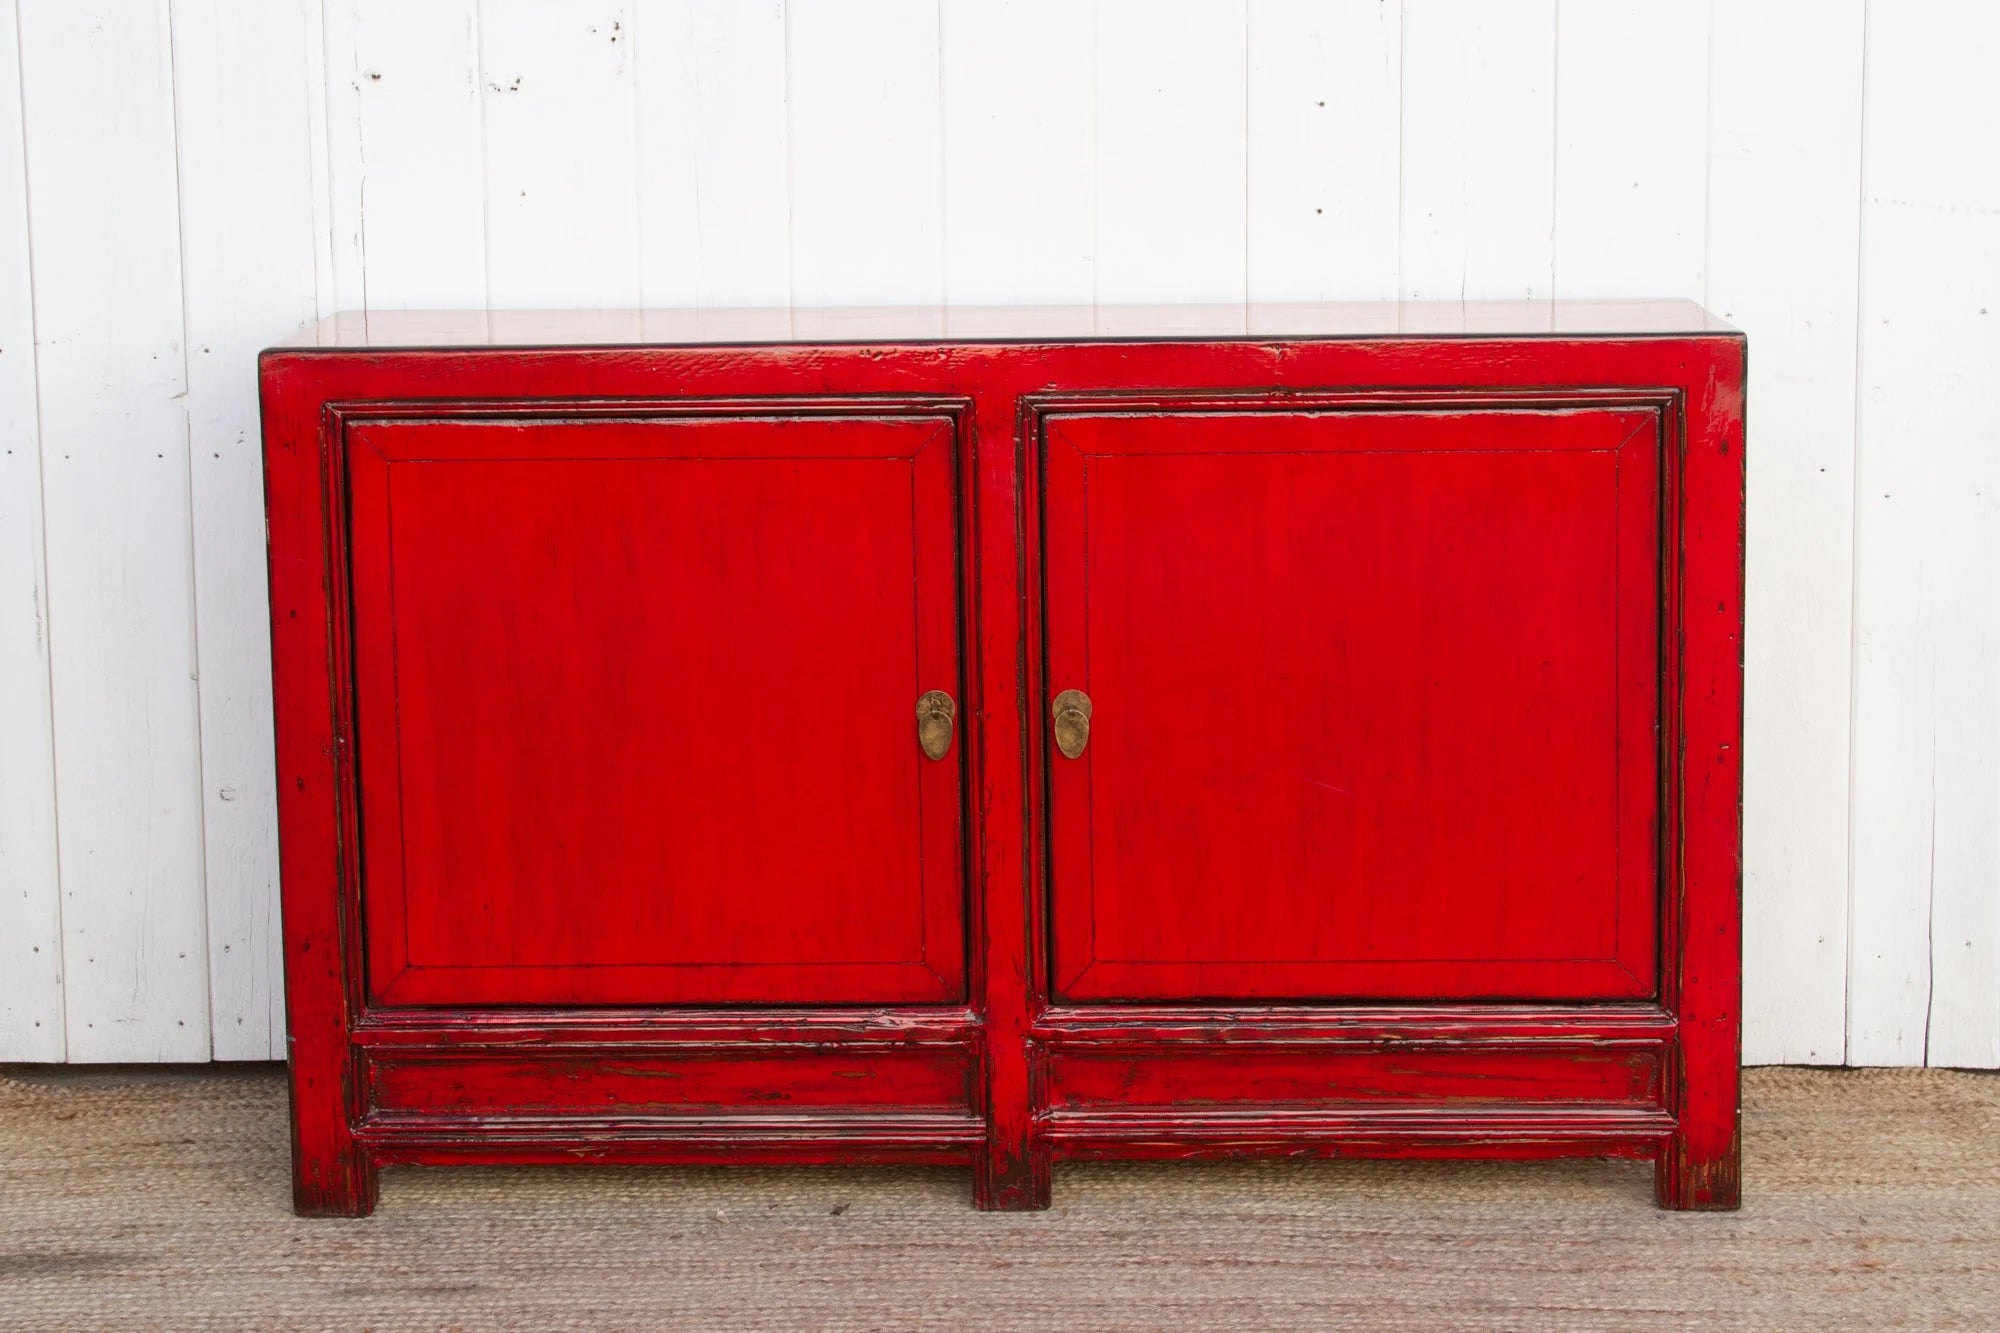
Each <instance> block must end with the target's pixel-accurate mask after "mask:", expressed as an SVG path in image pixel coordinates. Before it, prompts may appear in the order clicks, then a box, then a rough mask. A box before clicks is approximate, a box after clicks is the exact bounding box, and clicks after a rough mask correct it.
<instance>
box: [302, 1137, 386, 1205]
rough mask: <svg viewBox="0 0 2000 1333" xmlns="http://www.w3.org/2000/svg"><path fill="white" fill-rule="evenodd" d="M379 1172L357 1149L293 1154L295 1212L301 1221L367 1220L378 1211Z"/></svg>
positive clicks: (366, 1156)
mask: <svg viewBox="0 0 2000 1333" xmlns="http://www.w3.org/2000/svg"><path fill="white" fill-rule="evenodd" d="M377 1174H378V1169H377V1167H376V1166H375V1163H374V1162H372V1161H370V1160H369V1157H368V1154H366V1153H364V1152H361V1151H360V1150H358V1149H355V1148H352V1147H350V1148H347V1149H346V1150H344V1151H339V1152H333V1153H329V1154H326V1155H324V1156H315V1155H311V1154H308V1153H306V1152H305V1151H304V1150H303V1149H296V1150H294V1151H293V1153H292V1211H293V1212H295V1213H297V1214H298V1215H299V1216H300V1217H366V1216H368V1214H370V1213H372V1212H374V1211H375V1179H376V1176H377Z"/></svg>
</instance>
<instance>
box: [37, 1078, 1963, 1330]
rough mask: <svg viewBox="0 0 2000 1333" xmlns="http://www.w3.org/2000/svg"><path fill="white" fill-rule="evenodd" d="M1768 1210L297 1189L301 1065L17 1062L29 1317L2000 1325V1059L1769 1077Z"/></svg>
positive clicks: (1126, 1189) (488, 1322)
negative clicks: (214, 1067) (1991, 1068)
mask: <svg viewBox="0 0 2000 1333" xmlns="http://www.w3.org/2000/svg"><path fill="white" fill-rule="evenodd" d="M1746 1098H1747V1100H1746V1112H1745V1154H1746V1159H1747V1160H1746V1166H1745V1185H1744V1194H1745V1199H1746V1203H1745V1206H1744V1209H1743V1211H1742V1212H1740V1213H1737V1214H1733V1215H1732V1214H1668V1213H1660V1212H1656V1211H1655V1210H1654V1208H1653V1205H1652V1197H1651V1177H1650V1173H1649V1168H1648V1167H1646V1166H1644V1165H1642V1164H1634V1163H1614V1162H1568V1163H1553V1164H1525V1165H1482V1164H1448V1163H1447V1164H1436V1163H1363V1162H1332V1163H1289V1162H1287V1163H1251V1164H1235V1163H1222V1164H1209V1165H1193V1164H1180V1165H1171V1166H1123V1165H1112V1166H1090V1167H1081V1166H1079V1167H1074V1168H1058V1173H1057V1177H1056V1191H1055V1198H1056V1206H1055V1208H1054V1210H1053V1211H1050V1212H1048V1213H1042V1214H982V1213H977V1212H974V1211H973V1209H972V1207H971V1204H970V1201H969V1199H970V1195H969V1188H970V1187H969V1182H968V1181H967V1179H966V1177H965V1175H964V1173H963V1172H957V1171H946V1170H880V1169H859V1170H832V1169H829V1170H818V1171H799V1170H774V1169H754V1168H741V1169H734V1170H643V1169H606V1168H567V1169H563V1168H549V1169H539V1170H487V1169H480V1170H471V1169H467V1170H457V1171H418V1170H405V1171H391V1172H387V1173H385V1174H384V1177H383V1184H382V1199H381V1207H380V1210H379V1211H378V1212H377V1213H376V1215H375V1216H374V1217H372V1218H369V1219H365V1220H360V1221H301V1220H299V1219H296V1218H294V1217H293V1216H292V1215H291V1213H290V1210H289V1185H288V1181H287V1176H286V1131H285V1113H284V1108H285V1094H284V1085H283V1081H282V1077H281V1075H280V1073H279V1072H278V1071H277V1070H275V1069H272V1068H264V1067H258V1068H252V1069H237V1070H234V1071H228V1072H200V1073H185V1072H173V1073H161V1072H154V1071H144V1070H111V1071H102V1072H81V1073H79V1072H37V1071H27V1070H19V1069H16V1070H12V1071H4V1072H0V1327H4V1328H7V1329H63V1328H82V1329H99V1328H103V1329H123V1328H163V1329H209V1328H217V1329H220V1328H229V1329H289V1328H349V1329H364V1328H365V1329H402V1328H419V1329H457V1328H462V1329H484V1328H524V1329H569V1328H588V1329H599V1328H602V1329H625V1328H630V1329H675V1328H692V1329H707V1328H759V1329H764V1328H768V1329H877V1328H884V1329H896V1328H917V1329H929V1328H961V1327H966V1328H1055V1329H1062V1330H1070V1331H1074V1330H1082V1329H1098V1328H1107V1329H1196V1328H1214V1329H1259V1330H1261V1329H1280V1328H1359V1329H1385V1330H1387V1329H1420V1328H1467V1329H1693V1328H1699V1329H1804V1330H1812V1331H1813V1333H1821V1331H1823V1330H1830V1329H1848V1328H1853V1329H1880V1328H1963V1329H2000V1077H1996V1076H1991V1075H1982V1074H1965V1073H1950V1072H1919V1071H1897V1072H1846V1071H1807V1070H1796V1069H1779V1070H1757V1071H1752V1072H1751V1073H1750V1074H1749V1075H1748V1076H1747V1079H1746Z"/></svg>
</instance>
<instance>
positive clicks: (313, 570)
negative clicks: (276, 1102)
mask: <svg viewBox="0 0 2000 1333" xmlns="http://www.w3.org/2000/svg"><path fill="white" fill-rule="evenodd" d="M947 333H949V334H952V335H954V336H955V337H956V338H957V339H958V340H953V339H952V338H947V337H945V336H943V335H945V334H947ZM1742 374H1743V344H1742V340H1741V339H1740V337H1738V336H1737V335H1735V334H1734V333H1732V332H1730V331H1728V330H1726V329H1723V328H1721V327H1720V326H1717V325H1716V324H1714V322H1713V321H1711V320H1709V319H1708V318H1707V317H1706V316H1704V315H1702V314H1701V313H1700V312H1699V311H1698V310H1696V309H1695V308H1693V307H1691V306H1686V305H1683V304H1677V303H1660V304H1640V305H1633V306H1623V307H1602V306H1598V307H1582V306H1563V305H1556V306H1549V305H1524V306H1519V307H1505V306H1493V307H1479V308H1476V309H1475V308H1463V309H1456V312H1455V313H1454V312H1453V311H1438V310H1428V309H1423V308H1411V307H1404V308H1401V309H1398V308H1396V307H1365V306H1364V307H1334V306H1328V307H1287V308H1278V307H1271V308H1262V307H1255V308H1251V309H1248V310H1244V309H1242V308H1231V309H1228V310H1211V311H1201V310H1163V311H1155V312H1142V311H1104V312H1097V313H1095V314H1092V313H1091V312H1065V311H1024V312H1011V313H1007V312H943V313H940V312H921V311H916V312H911V311H903V312H894V311H891V312H872V313H871V312H845V313H843V312H798V313H797V314H795V315H794V316H792V317H790V318H789V319H788V320H786V321H784V322H783V325H782V326H779V327H777V328H776V329H774V327H773V326H772V324H771V321H770V319H769V317H766V316H761V315H758V314H755V313H743V314H732V315H705V316H690V315H672V314H667V315H651V314H648V315H639V314H606V315H601V316H582V315H558V316H549V317H545V318H540V319H538V318H536V317H531V316H494V317H454V316H423V315H416V316H405V317H396V316H371V317H367V318H366V319H365V320H358V319H357V318H356V317H338V318H336V319H335V320H332V321H329V322H328V323H327V324H326V325H324V326H323V327H322V328H321V329H320V330H318V331H316V332H315V333H314V334H312V335H311V337H310V338H309V339H307V340H306V341H305V342H304V343H303V344H302V345H300V346H296V347H291V348H285V349H279V350H275V351H273V352H271V353H268V354H267V355H266V357H265V359H264V362H263V388H264V402H265V439H266V460H267V484H268V490H269V515H270V539H271V576H272V610H273V621H272V623H273V639H274V662H275V673H276V692H277V707H278V728H279V732H278V763H279V770H280V775H281V807H280V818H281V834H282V864H283V879H284V883H283V894H284V912H285V952H286V963H287V997H288V1002H289V1010H290V1029H291V1042H292V1077H293V1113H294V1114H293V1124H294V1140H295V1159H294V1160H295V1168H296V1169H295V1186H296V1200H297V1204H298V1207H299V1209H300V1210H301V1211H302V1212H308V1213H342V1214H352V1213H362V1212H366V1211H368V1209H369V1208H370V1207H372V1205H373V1201H374V1193H375V1175H376V1171H377V1169H378V1168H379V1167H380V1166H381V1165H383V1164H387V1163H402V1162H426V1163H443V1162H553V1161H574V1160H580V1159H584V1160H615V1161H645V1162H712V1161H762V1162H860V1161H871V1162H872V1161H924V1162H957V1163H965V1164H969V1165H970V1166H972V1168H973V1176H974V1182H975V1194H976V1197H977V1199H978V1201H979V1202H980V1204H981V1205H982V1206H985V1207H995V1208H1022V1207H1039V1206H1044V1205H1046V1204H1047V1202H1048V1190H1049V1181H1048V1172H1049V1164H1050V1163H1051V1161H1052V1160H1054V1159H1056V1158H1061V1157H1075V1158H1100V1157H1188V1156H1204V1155H1215V1154H1232V1155H1234V1154H1259V1153H1272V1154H1298V1153H1309V1154H1324V1155H1340V1154H1370V1155H1412V1156H1496V1157H1531V1156H1551V1155H1564V1154H1618V1155H1626V1156H1640V1157H1650V1158H1653V1159H1655V1160H1656V1162H1657V1163H1658V1169H1657V1175H1658V1182H1659V1197H1660V1201H1661V1202H1662V1204H1664V1205H1666V1206H1671V1207H1731V1206H1734V1204H1735V1202H1736V1199H1737V1190H1738V1185H1737V1168H1736V1161H1737V1153H1738V1137H1737V1072H1736V1070H1737V1051H1738V1025H1739V1013H1738V995H1739V989H1740V963H1739V958H1738V947H1739V943H1738V941H1739V935H1738V918H1739V910H1738V904H1739V895H1740V884H1739V875H1740V872H1739V862H1740V855H1739V847H1740V813H1739V812H1740V791H1741V777H1740V755H1739V749H1740V745H1739V741H1740V734H1741V716H1740V714H1741V700H1742V693H1741V644H1742V554H1743V544H1742V532H1743V529H1742V522H1743V452H1742V445H1743V416H1742ZM934 689H935V690H943V691H946V692H948V693H949V694H951V695H952V696H953V698H954V700H955V701H956V718H955V734H954V735H953V738H952V742H951V746H950V748H949V750H947V751H946V753H945V756H944V758H943V759H941V760H937V761H932V760H929V759H927V758H925V757H924V755H923V753H922V751H921V750H920V749H919V747H918V743H917V728H916V715H915V711H914V706H915V701H916V698H917V696H918V695H919V694H921V693H923V692H924V691H926V690H934ZM1065 689H1079V690H1084V691H1086V692H1087V693H1088V695H1089V696H1090V698H1091V699H1092V701H1093V713H1092V721H1091V728H1090V735H1089V740H1088V743H1087V745H1086V746H1085V747H1084V748H1083V750H1082V752H1081V753H1080V754H1078V755H1077V757H1075V758H1068V757H1064V756H1063V755H1061V754H1058V753H1057V751H1056V749H1055V747H1054V743H1053V739H1052V735H1051V732H1052V727H1051V724H1050V712H1049V709H1050V703H1051V701H1052V699H1053V698H1054V697H1055V696H1056V694H1057V693H1058V692H1060V691H1063V690H1065Z"/></svg>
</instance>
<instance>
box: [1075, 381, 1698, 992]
mask: <svg viewBox="0 0 2000 1333" xmlns="http://www.w3.org/2000/svg"><path fill="white" fill-rule="evenodd" d="M1042 445H1043V456H1044V475H1043V526H1044V533H1045V550H1044V579H1045V589H1044V606H1043V614H1044V623H1045V632H1046V637H1047V641H1046V674H1045V684H1046V690H1045V697H1044V698H1043V700H1042V701H1041V707H1042V708H1043V710H1044V717H1043V722H1044V731H1045V732H1046V733H1047V734H1048V735H1049V737H1050V744H1049V745H1048V747H1047V750H1046V756H1045V769H1046V772H1047V779H1048V802H1049V806H1048V817H1049V849H1050V852H1049V855H1050V863H1049V883H1050V894H1051V920H1052V926H1051V929H1052V936H1053V938H1052V950H1051V956H1052V963H1053V970H1054V976H1053V984H1054V990H1055V993H1056V995H1057V997H1058V998H1063V999H1070V1000H1163V999H1217V1000H1233V999H1291V1000H1314V999H1359V998H1371V997H1382V998H1439V999H1479V998H1551V999H1553V998H1595V997H1619V996H1625V997H1630V996H1641V995H1648V994H1651V993H1653V991H1654V989H1655V984H1656V972H1657V965H1656V961H1655V950H1656V941H1657V920H1658V913H1659V904H1658V888H1657V885H1658V853H1657V832H1656V828H1657V810H1658V783H1659V777H1658V754H1657V749H1658V743H1657V730H1656V726H1657V722H1658V717H1659V669H1660V668H1659V642H1658V617H1659V605H1660V593H1659V579H1660V572H1659V559H1658V554H1657V553H1658V549H1659V531H1660V518H1659V509H1660V485H1659V477H1660V468H1659V457H1660V421H1659V416H1658V413H1657V412H1656V411H1655V410H1654V409H1652V408H1651V407H1650V406H1637V407H1629V408H1625V407H1578V408H1574V409H1562V408H1546V407H1538V408H1525V407H1521V408H1516V407H1505V406H1495V407H1491V408H1473V409H1464V408H1454V409H1450V410H1445V409H1438V408H1430V407H1413V408H1409V409H1403V408H1392V407H1383V406H1382V405H1380V404H1376V405H1374V406H1372V407H1371V408H1369V409H1367V410H1361V409H1342V408H1336V407H1329V408H1327V409H1326V410H1313V411H1306V410H1278V411H1255V410H1244V411H1235V410H1209V409H1203V410H1199V411H1196V410H1189V411H1186V412H1174V411H1171V410H1154V411H1150V412H1130V413H1111V412H1106V413H1103V414H1091V413H1078V414H1075V415H1055V416H1052V417H1049V418H1046V419H1045V422H1044V430H1043V441H1042ZM1064 691H1078V692H1080V694H1081V696H1082V697H1083V698H1084V699H1085V700H1087V709H1088V722H1087V728H1085V730H1084V740H1083V743H1082V745H1081V747H1080V748H1079V747H1078V746H1077V745H1076V740H1077V731H1078V719H1077V717H1076V715H1075V711H1074V710H1075V708H1076V698H1075V696H1071V697H1070V699H1069V700H1067V701H1063V700H1062V699H1061V694H1062V692H1064ZM1065 703H1066V704H1067V706H1068V707H1069V708H1070V709H1071V710H1072V711H1071V713H1070V715H1069V716H1068V718H1067V719H1065V718H1063V717H1062V716H1061V713H1062V707H1063V705H1064V704H1065ZM1071 751H1074V752H1075V754H1074V757H1071V753H1070V752H1071Z"/></svg>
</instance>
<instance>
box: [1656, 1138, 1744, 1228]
mask: <svg viewBox="0 0 2000 1333" xmlns="http://www.w3.org/2000/svg"><path fill="white" fill-rule="evenodd" d="M1742 1157H1743V1153H1742V1143H1741V1140H1740V1139H1736V1138H1732V1139H1731V1140H1730V1142H1729V1147H1728V1149H1727V1150H1726V1151H1724V1152H1721V1153H1716V1154H1711V1155H1708V1156H1699V1155H1696V1154H1695V1153H1692V1152H1690V1151H1689V1148H1688V1144H1687V1142H1686V1140H1685V1139H1683V1138H1682V1137H1681V1136H1679V1135H1675V1136H1674V1137H1673V1138H1670V1139H1668V1140H1667V1142H1666V1143H1665V1144H1664V1145H1662V1146H1661V1148H1660V1155H1659V1157H1658V1158H1656V1159H1655V1160H1654V1163H1653V1197H1654V1198H1655V1199H1656V1200H1658V1202H1659V1205H1660V1207H1662V1208H1671V1209H1675V1210H1685V1211H1699V1212H1731V1211H1733V1210H1735V1209H1737V1208H1739V1207H1741V1206H1742V1203H1743V1167H1742Z"/></svg>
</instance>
